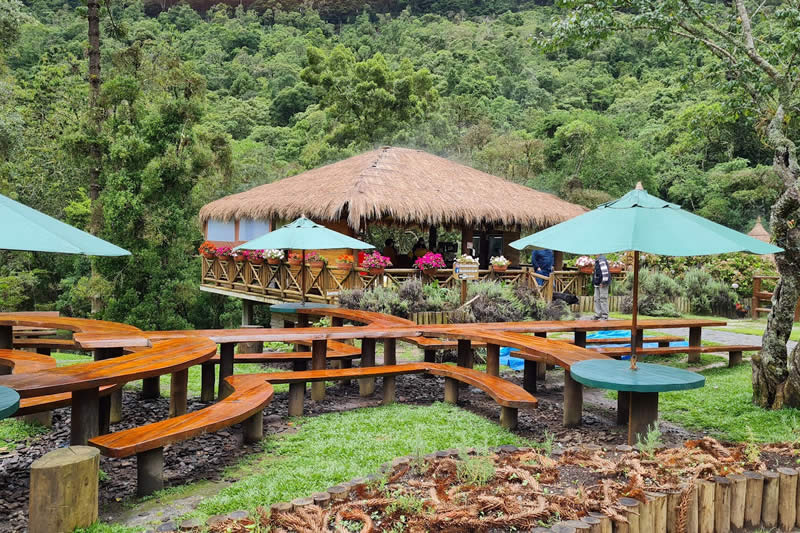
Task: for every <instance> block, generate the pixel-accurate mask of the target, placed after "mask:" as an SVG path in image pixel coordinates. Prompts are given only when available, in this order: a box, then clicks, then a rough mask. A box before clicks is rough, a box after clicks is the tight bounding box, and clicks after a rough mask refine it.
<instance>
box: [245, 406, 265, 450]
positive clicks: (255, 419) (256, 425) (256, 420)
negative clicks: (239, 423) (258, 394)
mask: <svg viewBox="0 0 800 533" xmlns="http://www.w3.org/2000/svg"><path fill="white" fill-rule="evenodd" d="M263 438H264V410H263V409H259V410H258V411H256V412H255V413H253V414H252V415H250V418H248V419H247V420H245V421H244V441H245V442H258V441H260V440H261V439H263Z"/></svg>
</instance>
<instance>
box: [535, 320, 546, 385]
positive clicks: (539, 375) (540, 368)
mask: <svg viewBox="0 0 800 533" xmlns="http://www.w3.org/2000/svg"><path fill="white" fill-rule="evenodd" d="M534 336H536V337H539V338H541V339H546V338H547V332H546V331H538V332H536V333H534ZM546 378H547V363H545V362H544V361H541V362H538V361H537V363H536V380H537V381H542V382H544V381H545V379H546Z"/></svg>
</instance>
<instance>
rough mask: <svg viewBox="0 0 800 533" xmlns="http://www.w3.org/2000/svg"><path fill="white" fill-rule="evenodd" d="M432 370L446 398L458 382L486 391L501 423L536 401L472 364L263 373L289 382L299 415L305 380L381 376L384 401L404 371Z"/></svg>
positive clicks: (292, 409) (452, 397)
mask: <svg viewBox="0 0 800 533" xmlns="http://www.w3.org/2000/svg"><path fill="white" fill-rule="evenodd" d="M423 373H427V374H432V375H435V376H442V377H444V378H445V401H446V402H448V403H456V402H457V401H458V382H462V383H466V384H468V385H471V386H473V387H476V388H478V389H480V390H482V391H484V392H485V393H487V394H488V395H489V396H490V397H491V398H492V399H493V400H494V401H495V402H496V403H497V404H498V405H500V407H501V414H500V423H501V424H502V425H503V427H506V428H509V429H513V428H514V427H516V425H517V410H518V409H519V408H526V407H527V408H534V407H536V406H537V404H538V401H537V400H536V398H534V397H533V396H532V395H531V394H530V393H529V392H527V391H525V390H524V389H523V388H522V387H520V386H518V385H515V384H513V383H511V382H509V381H506V380H504V379H502V378H500V377H497V376H491V375H489V374H486V373H484V372H479V371H477V370H473V369H471V368H464V367H459V366H453V365H445V364H441V363H407V364H402V365H388V366H369V367H360V368H341V369H324V370H306V371H301V372H278V373H274V374H263V375H262V376H263V379H265V380H267V381H269V382H270V383H273V384H278V383H288V384H289V416H302V414H303V399H304V397H305V390H306V383H308V382H315V381H338V380H348V379H353V378H359V379H366V378H375V377H383V378H384V398H383V403H384V404H389V403H393V402H394V400H395V382H394V378H395V377H396V376H399V375H404V374H423Z"/></svg>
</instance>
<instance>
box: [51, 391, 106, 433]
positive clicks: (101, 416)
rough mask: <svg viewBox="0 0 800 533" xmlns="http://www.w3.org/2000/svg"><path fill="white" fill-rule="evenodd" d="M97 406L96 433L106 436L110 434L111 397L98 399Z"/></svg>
mask: <svg viewBox="0 0 800 533" xmlns="http://www.w3.org/2000/svg"><path fill="white" fill-rule="evenodd" d="M98 406H99V407H98V408H99V412H98V414H97V418H98V423H99V424H100V428H99V429H98V431H99V433H100V435H107V434H109V433H111V397H110V396H108V395H106V396H102V397H100V400H99V403H98ZM48 412H49V411H48Z"/></svg>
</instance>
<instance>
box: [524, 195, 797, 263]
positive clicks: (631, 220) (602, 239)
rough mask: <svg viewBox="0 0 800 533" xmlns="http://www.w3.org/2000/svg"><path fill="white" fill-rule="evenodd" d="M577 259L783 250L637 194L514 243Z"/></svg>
mask: <svg viewBox="0 0 800 533" xmlns="http://www.w3.org/2000/svg"><path fill="white" fill-rule="evenodd" d="M511 246H512V247H514V248H516V249H518V250H521V249H523V248H525V247H527V246H533V247H536V248H549V249H554V250H560V251H562V252H569V253H574V254H601V253H610V252H625V251H631V250H633V251H639V252H647V253H651V254H658V255H676V256H687V255H713V254H721V253H726V252H751V253H754V254H773V253H778V252H782V251H783V250H782V249H781V248H778V247H777V246H773V245H771V244H769V243H765V242H762V241H760V240H758V239H754V238H752V237H748V236H747V235H745V234H743V233H739V232H738V231H734V230H732V229H730V228H726V227H725V226H723V225H721V224H717V223H716V222H711V221H710V220H706V219H705V218H703V217H700V216H697V215H695V214H692V213H689V212H688V211H685V210H683V209H681V207H680V206H679V205H676V204H671V203H669V202H667V201H664V200H662V199H660V198H656V197H655V196H652V195H650V194H648V193H647V191H645V190H642V189H635V190H633V191H631V192H629V193H628V194H626V195H625V196H623V197H622V198H620V199H618V200H614V201H613V202H608V203H606V204H603V205H601V206H600V207H598V208H597V209H595V210H593V211H589V212H588V213H585V214H583V215H580V216H577V217H575V218H573V219H570V220H567V221H566V222H562V223H561V224H557V225H555V226H552V227H550V228H547V229H545V230H542V231H540V232H538V233H534V234H533V235H529V236H528V237H525V238H522V239H519V240H517V241H514V242H512V243H511Z"/></svg>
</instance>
